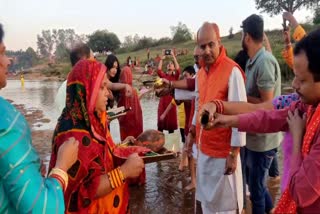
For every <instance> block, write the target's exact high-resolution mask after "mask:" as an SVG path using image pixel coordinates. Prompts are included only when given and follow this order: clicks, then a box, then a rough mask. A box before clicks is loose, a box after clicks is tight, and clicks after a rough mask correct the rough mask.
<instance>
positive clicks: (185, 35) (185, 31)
mask: <svg viewBox="0 0 320 214" xmlns="http://www.w3.org/2000/svg"><path fill="white" fill-rule="evenodd" d="M170 29H171V34H172V42H173V43H179V42H185V41H189V40H192V34H191V31H190V30H189V28H188V27H187V25H185V24H182V23H181V22H179V23H178V25H177V26H171V27H170Z"/></svg>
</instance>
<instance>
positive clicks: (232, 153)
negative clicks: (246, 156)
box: [229, 150, 237, 158]
mask: <svg viewBox="0 0 320 214" xmlns="http://www.w3.org/2000/svg"><path fill="white" fill-rule="evenodd" d="M229 155H230V156H231V157H232V158H235V157H236V156H237V155H236V154H235V152H232V151H231V150H230V152H229Z"/></svg>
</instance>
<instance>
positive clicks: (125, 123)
mask: <svg viewBox="0 0 320 214" xmlns="http://www.w3.org/2000/svg"><path fill="white" fill-rule="evenodd" d="M120 82H121V83H126V84H129V85H130V86H132V71H131V69H130V67H129V66H125V67H124V68H123V69H122V72H121V74H120ZM120 106H124V107H125V108H129V107H131V111H128V112H127V114H126V115H124V116H121V117H119V119H118V120H119V125H120V137H121V141H123V140H124V139H126V137H128V136H133V137H134V138H137V137H138V136H139V135H140V134H141V133H142V132H143V120H142V110H141V105H140V100H139V97H138V94H137V91H136V90H134V89H133V90H132V96H131V97H126V95H125V92H124V91H121V92H120V96H119V101H118V107H120ZM128 183H129V184H138V185H142V184H145V183H146V172H145V169H143V171H142V173H141V174H140V176H139V177H138V178H131V179H129V180H128Z"/></svg>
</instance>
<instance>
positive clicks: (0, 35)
mask: <svg viewBox="0 0 320 214" xmlns="http://www.w3.org/2000/svg"><path fill="white" fill-rule="evenodd" d="M3 36H4V31H3V28H2V24H0V43H2V41H3Z"/></svg>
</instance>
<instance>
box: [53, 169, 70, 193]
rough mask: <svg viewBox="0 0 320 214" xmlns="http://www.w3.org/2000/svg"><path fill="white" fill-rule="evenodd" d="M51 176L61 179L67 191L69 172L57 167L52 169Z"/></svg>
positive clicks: (60, 181)
mask: <svg viewBox="0 0 320 214" xmlns="http://www.w3.org/2000/svg"><path fill="white" fill-rule="evenodd" d="M49 177H52V178H55V179H57V180H58V181H59V183H60V184H61V186H62V188H63V191H66V189H67V186H68V174H67V173H66V172H65V171H63V170H62V169H59V168H57V167H55V168H53V169H51V171H50V173H49Z"/></svg>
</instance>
